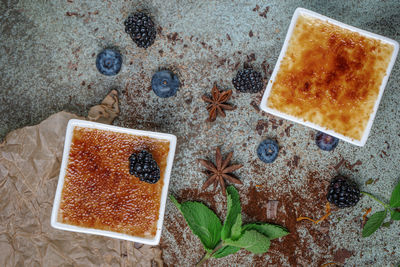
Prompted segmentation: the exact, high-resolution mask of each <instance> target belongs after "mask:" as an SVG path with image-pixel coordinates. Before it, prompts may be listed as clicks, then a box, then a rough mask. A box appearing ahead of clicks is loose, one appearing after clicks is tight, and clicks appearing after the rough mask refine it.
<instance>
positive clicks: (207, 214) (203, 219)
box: [170, 196, 222, 251]
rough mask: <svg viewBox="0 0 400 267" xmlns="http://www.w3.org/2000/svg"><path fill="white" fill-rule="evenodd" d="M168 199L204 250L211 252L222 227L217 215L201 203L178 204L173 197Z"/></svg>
mask: <svg viewBox="0 0 400 267" xmlns="http://www.w3.org/2000/svg"><path fill="white" fill-rule="evenodd" d="M170 198H171V200H172V202H173V203H174V204H175V205H176V207H177V208H178V209H179V210H180V211H181V212H182V214H183V217H184V218H185V220H186V222H187V224H188V225H189V227H190V229H191V230H192V232H193V233H194V234H195V235H197V236H198V237H199V238H200V241H201V243H203V245H204V247H205V249H206V250H207V251H212V250H213V249H214V248H215V247H216V246H217V244H218V243H219V242H220V239H221V229H222V225H221V221H220V220H219V219H218V217H217V215H215V213H214V212H213V211H212V210H210V209H209V208H208V207H207V206H206V205H204V204H203V203H200V202H191V201H187V202H183V203H180V204H179V203H178V201H177V200H176V199H175V198H174V197H173V196H170Z"/></svg>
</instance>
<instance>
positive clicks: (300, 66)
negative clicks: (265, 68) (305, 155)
mask: <svg viewBox="0 0 400 267" xmlns="http://www.w3.org/2000/svg"><path fill="white" fill-rule="evenodd" d="M393 50H394V47H393V46H392V45H390V44H387V43H383V42H381V41H379V40H376V39H373V38H368V37H365V36H362V35H360V34H358V33H355V32H352V31H350V30H347V29H343V28H341V27H339V26H336V25H333V24H331V23H328V22H326V21H322V20H320V19H316V18H312V17H308V16H304V15H301V16H299V18H298V19H297V22H296V25H295V27H294V29H293V34H292V36H291V38H290V41H289V44H288V48H287V51H286V54H285V56H284V58H283V59H282V62H281V65H280V69H279V71H278V73H277V75H276V78H275V81H274V83H273V85H272V89H271V93H270V96H269V98H268V100H267V106H268V107H270V108H272V109H275V110H278V111H280V112H283V113H286V114H289V115H292V116H294V117H297V118H300V119H303V120H305V121H309V122H312V123H315V124H317V125H320V126H323V127H325V128H327V129H330V130H333V131H335V132H337V133H340V134H342V135H344V136H347V137H350V138H353V139H356V140H361V138H362V135H363V133H364V131H365V128H366V126H367V124H368V120H369V117H370V115H371V114H372V112H373V108H374V105H375V102H376V100H377V98H378V95H379V87H380V85H381V83H382V80H383V78H384V76H385V75H386V69H387V67H388V65H389V62H390V58H391V55H392V53H393Z"/></svg>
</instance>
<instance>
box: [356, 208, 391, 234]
mask: <svg viewBox="0 0 400 267" xmlns="http://www.w3.org/2000/svg"><path fill="white" fill-rule="evenodd" d="M385 218H386V210H383V211H379V212H376V213H374V214H373V215H372V216H371V217H370V218H369V219H368V221H367V223H366V224H365V226H364V229H363V231H362V236H363V237H368V236H370V235H372V234H373V233H374V232H375V231H376V230H378V228H379V227H380V226H381V224H382V223H383V220H385Z"/></svg>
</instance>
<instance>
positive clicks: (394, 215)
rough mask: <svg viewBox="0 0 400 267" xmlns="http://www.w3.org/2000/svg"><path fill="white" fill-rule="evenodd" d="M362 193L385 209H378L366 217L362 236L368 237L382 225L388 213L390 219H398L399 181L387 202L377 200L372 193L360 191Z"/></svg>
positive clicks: (399, 202)
mask: <svg viewBox="0 0 400 267" xmlns="http://www.w3.org/2000/svg"><path fill="white" fill-rule="evenodd" d="M361 193H362V194H363V195H366V196H368V197H370V198H371V199H373V200H375V201H376V202H378V203H379V204H381V205H382V206H383V207H384V208H385V209H384V210H382V211H378V212H376V213H374V214H372V215H371V217H370V218H369V219H368V221H367V223H366V224H365V225H364V228H363V231H362V236H363V237H368V236H370V235H372V234H373V233H374V232H375V231H376V230H378V229H379V227H381V226H382V225H383V222H384V221H385V218H386V217H387V215H388V214H390V215H391V217H390V218H391V220H394V221H399V220H400V211H399V210H398V209H399V207H400V182H399V183H398V184H397V185H396V186H395V188H394V190H393V192H392V195H391V197H390V202H389V204H387V203H384V202H383V201H381V200H379V199H378V198H377V197H375V196H374V195H372V194H370V193H367V192H363V191H362V192H361Z"/></svg>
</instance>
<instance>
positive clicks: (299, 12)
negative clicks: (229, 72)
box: [260, 8, 399, 146]
mask: <svg viewBox="0 0 400 267" xmlns="http://www.w3.org/2000/svg"><path fill="white" fill-rule="evenodd" d="M300 16H303V17H307V18H312V19H317V20H318V19H319V20H320V21H323V22H327V23H329V24H333V25H336V26H339V27H340V28H342V29H344V30H346V31H349V34H351V33H358V34H359V35H361V36H364V37H365V38H366V39H369V40H378V41H380V42H381V43H383V44H384V45H391V46H393V50H392V54H391V57H387V59H389V58H390V61H389V63H388V65H387V68H386V74H385V75H384V76H383V79H382V82H381V84H380V87H379V93H378V94H377V96H376V98H374V99H376V100H375V102H372V101H371V102H369V103H371V104H370V107H371V108H370V110H372V111H371V112H368V113H366V115H365V116H364V118H365V119H364V120H363V122H364V123H365V124H364V125H365V126H360V127H359V129H363V131H361V130H359V132H358V134H359V136H360V137H359V138H351V137H349V136H345V135H343V134H341V133H339V132H338V131H335V130H332V129H328V128H327V127H324V126H321V125H320V124H316V123H313V122H310V121H307V120H306V119H304V118H300V117H296V116H293V115H290V114H288V113H289V112H281V111H279V110H277V109H276V108H271V107H268V104H269V102H268V101H269V97H270V95H271V90H272V88H273V85H274V83H275V81H276V80H277V74H278V73H279V70H280V67H281V63H282V61H283V59H284V58H285V56H286V54H287V53H286V52H287V49H288V46H289V43H290V40H291V37H292V33H293V30H294V28H295V26H296V23H297V21H298V18H299V17H300ZM303 20H304V19H303ZM298 31H299V30H298ZM299 40H301V39H299ZM300 43H301V42H300ZM300 47H301V45H300ZM374 49H375V48H374ZM398 50H399V44H398V43H397V42H396V41H394V40H391V39H388V38H386V37H383V36H380V35H377V34H373V33H370V32H367V31H364V30H360V29H357V28H355V27H352V26H349V25H346V24H344V23H341V22H339V21H336V20H333V19H331V18H328V17H325V16H322V15H320V14H318V13H315V12H312V11H309V10H306V9H303V8H297V9H296V11H295V12H294V15H293V17H292V20H291V23H290V26H289V29H288V32H287V34H286V38H285V42H284V44H283V47H282V50H281V53H280V55H279V58H278V61H277V63H276V65H275V68H274V71H273V73H272V75H271V78H270V80H269V82H268V84H267V87H266V90H265V92H264V95H263V98H262V101H261V104H260V108H261V109H262V110H264V111H266V112H268V113H271V114H273V115H276V116H279V117H281V118H284V119H287V120H291V121H293V122H297V123H300V124H302V125H305V126H308V127H311V128H314V129H317V130H319V131H322V132H325V133H328V134H330V135H332V136H335V137H337V138H339V139H342V140H344V141H347V142H349V143H352V144H355V145H357V146H363V145H365V143H366V141H367V138H368V135H369V132H370V130H371V126H372V123H373V121H374V118H375V115H376V112H377V109H378V106H379V102H380V100H381V98H382V94H383V91H384V89H385V86H386V83H387V80H388V77H389V75H390V72H391V70H392V67H393V65H394V62H395V60H396V56H397V53H398ZM374 51H375V50H374ZM379 51H380V50H379ZM314 55H316V54H314ZM318 56H321V55H316V57H318ZM339 56H340V55H339ZM288 57H289V55H288ZM290 57H291V58H293V55H292V54H290ZM294 57H296V56H294ZM321 58H322V59H324V58H323V56H321ZM291 60H292V63H293V61H295V59H291ZM286 62H290V60H287V59H286ZM293 66H296V65H293ZM374 67H376V65H374ZM288 68H292V67H288ZM289 73H290V72H289ZM300 77H301V76H300ZM278 86H281V85H278ZM281 87H283V86H281ZM283 88H285V87H283ZM376 88H377V87H376ZM306 89H308V88H306ZM278 90H279V89H278ZM296 90H297V89H296ZM288 98H290V97H288ZM276 99H278V98H276ZM270 101H271V100H270ZM274 101H275V100H274ZM270 105H271V106H273V105H272V104H271V103H270ZM299 106H301V104H299ZM360 106H361V105H360ZM372 107H373V109H372ZM283 109H285V108H283ZM311 109H312V107H311ZM311 109H306V112H308V110H311ZM353 114H354V113H353ZM368 116H369V117H368ZM368 118H369V119H368ZM321 124H322V123H321ZM351 125H353V124H351ZM361 125H362V124H361Z"/></svg>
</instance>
